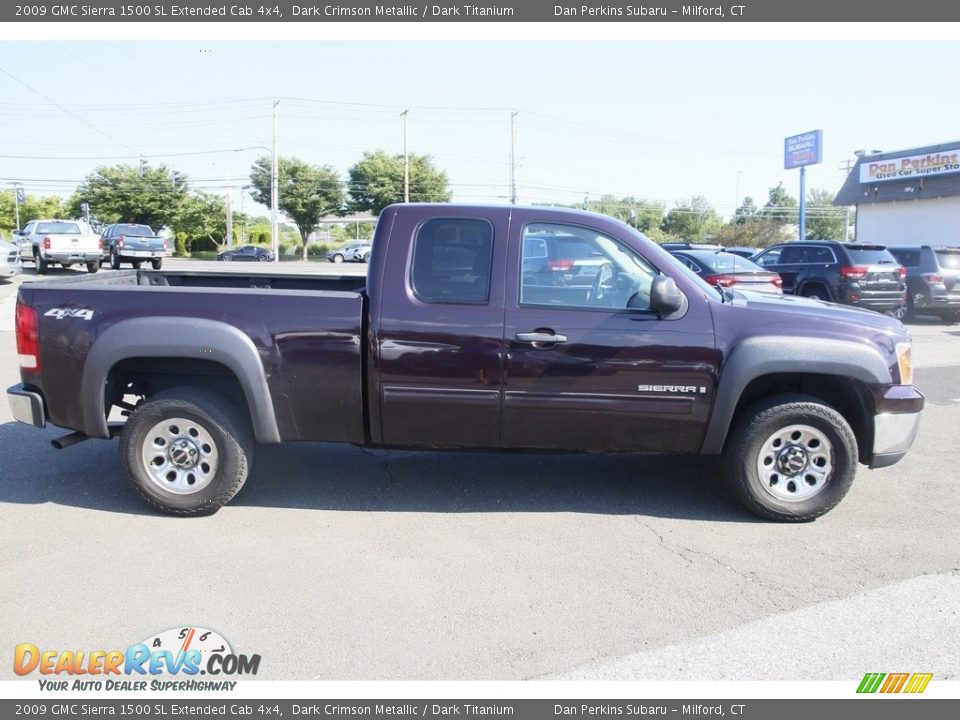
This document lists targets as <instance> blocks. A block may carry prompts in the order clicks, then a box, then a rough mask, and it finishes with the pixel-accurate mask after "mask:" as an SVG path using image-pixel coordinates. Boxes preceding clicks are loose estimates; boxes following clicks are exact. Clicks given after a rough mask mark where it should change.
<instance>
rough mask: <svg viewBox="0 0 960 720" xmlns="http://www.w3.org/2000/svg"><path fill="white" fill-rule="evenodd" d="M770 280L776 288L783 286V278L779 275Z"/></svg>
mask: <svg viewBox="0 0 960 720" xmlns="http://www.w3.org/2000/svg"><path fill="white" fill-rule="evenodd" d="M770 282H772V283H773V284H774V285H775V286H776V287H778V288H782V287H783V278H782V277H780V276H779V275H777V276H776V277H774V278H773V279H772V280H771V281H770Z"/></svg>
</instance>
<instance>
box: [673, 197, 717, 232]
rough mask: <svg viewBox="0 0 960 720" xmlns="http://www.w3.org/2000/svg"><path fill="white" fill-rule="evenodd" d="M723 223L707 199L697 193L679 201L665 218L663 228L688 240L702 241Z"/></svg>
mask: <svg viewBox="0 0 960 720" xmlns="http://www.w3.org/2000/svg"><path fill="white" fill-rule="evenodd" d="M721 224H722V221H721V220H720V216H719V215H718V214H717V211H716V210H714V209H713V206H712V205H710V203H709V202H707V199H706V198H704V197H702V196H700V195H695V196H693V197H691V198H690V199H688V200H681V201H679V202H677V206H676V207H675V208H674V209H673V210H671V211H670V212H668V213H667V216H666V217H665V218H664V220H663V224H662V225H661V229H662V230H663V231H664V232H665V233H667V234H668V235H672V236H673V237H676V238H679V239H681V240H686V241H687V242H701V241H702V240H704V239H706V238H707V237H709V236H711V235H713V234H714V233H715V232H717V231H718V230H719V229H720V226H721Z"/></svg>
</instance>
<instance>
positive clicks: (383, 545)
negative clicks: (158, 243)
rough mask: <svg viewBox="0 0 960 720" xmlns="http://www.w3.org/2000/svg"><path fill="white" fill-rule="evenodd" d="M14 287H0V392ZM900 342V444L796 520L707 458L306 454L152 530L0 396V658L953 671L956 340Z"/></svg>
mask: <svg viewBox="0 0 960 720" xmlns="http://www.w3.org/2000/svg"><path fill="white" fill-rule="evenodd" d="M281 267H284V271H286V267H285V266H281ZM315 269H316V270H319V271H333V270H334V267H333V266H329V267H328V266H323V265H320V266H317V267H316V268H315ZM363 270H364V268H363V266H351V267H348V266H339V267H337V268H336V272H343V271H349V272H363ZM290 271H294V270H293V269H291V270H290ZM61 272H64V273H67V272H71V271H61ZM104 272H106V270H105V271H104ZM25 279H32V270H28V271H27V274H26V278H25ZM18 283H19V280H18V281H15V282H13V283H8V284H0V383H3V387H7V386H9V385H11V384H13V383H15V382H17V381H18V379H19V373H18V369H17V361H16V350H15V347H14V337H13V332H12V329H13V323H12V317H13V307H14V298H15V289H16V287H17V284H18ZM909 327H910V330H911V332H912V333H913V335H914V339H915V356H916V362H917V367H918V369H917V373H916V381H917V385H918V386H919V387H920V389H921V390H922V391H923V392H924V393H925V395H926V397H927V406H926V409H925V412H924V418H923V423H922V426H921V430H920V433H919V435H918V437H917V441H916V443H915V444H914V447H913V450H912V451H911V453H910V454H909V455H908V456H907V458H906V459H905V460H903V461H902V462H901V463H899V464H898V465H895V466H893V467H891V468H886V469H882V470H875V471H868V470H866V469H865V468H861V469H860V472H859V474H858V478H857V480H856V481H855V483H854V486H853V489H852V490H851V491H850V493H849V494H848V496H847V497H846V499H845V500H844V501H843V502H842V503H841V504H840V506H839V507H838V508H836V509H835V510H833V511H832V512H831V513H829V514H828V515H826V516H825V517H823V518H821V519H819V520H818V521H816V522H813V523H809V524H803V525H777V524H772V523H765V522H761V521H758V520H756V519H755V518H753V517H752V516H750V515H747V514H746V513H745V512H743V511H741V510H740V508H739V507H738V506H737V505H736V504H735V503H734V502H733V501H732V500H731V499H730V498H729V497H728V496H727V494H726V493H725V491H724V488H723V486H722V484H721V483H719V482H718V468H717V464H716V463H715V462H712V461H710V460H704V459H698V458H673V457H659V456H658V457H651V458H637V457H610V458H604V457H595V456H580V455H516V454H509V455H501V454H465V453H419V452H400V451H367V450H362V449H357V448H353V447H350V446H342V445H324V444H302V445H290V446H279V447H261V448H258V452H257V455H256V458H255V462H254V468H253V472H252V475H251V477H250V480H249V481H248V483H247V486H246V487H245V488H244V490H243V491H242V492H241V494H240V495H238V496H237V498H236V499H235V500H234V501H233V502H232V503H231V504H230V505H229V506H227V507H226V508H224V509H223V510H222V511H220V512H219V513H218V514H216V515H214V516H212V517H209V518H196V519H181V518H171V517H166V516H161V515H158V514H155V513H154V512H152V511H151V510H150V509H149V508H147V507H146V506H145V505H144V504H142V503H141V502H140V501H139V500H138V499H137V498H136V497H135V496H134V493H133V492H132V491H131V490H129V489H128V488H127V486H126V484H125V483H124V481H123V479H122V477H121V475H120V467H119V463H118V459H117V443H116V441H111V442H105V441H92V442H86V443H81V444H80V445H77V446H75V447H73V448H70V449H68V450H64V451H56V450H54V449H52V448H51V447H50V444H49V440H50V439H52V438H53V437H56V436H57V435H59V434H62V431H59V430H57V429H49V430H45V431H38V430H35V429H33V428H29V427H27V426H25V425H21V424H19V423H15V422H13V420H12V418H11V416H10V412H9V408H8V407H7V406H6V403H5V402H4V403H2V404H0V517H2V519H3V520H2V522H0V578H2V580H3V581H2V582H0V617H2V618H3V622H2V623H0V648H7V649H8V651H9V649H10V648H12V647H13V646H14V645H15V644H17V643H20V642H31V643H34V644H36V645H38V646H43V647H49V648H61V649H62V648H67V647H69V648H98V649H99V648H103V649H111V648H125V647H127V646H128V645H129V644H131V643H132V642H136V641H139V640H141V639H143V638H145V637H148V636H150V635H151V634H152V633H156V632H158V631H160V630H163V629H166V628H170V627H179V626H185V625H188V624H190V625H201V626H204V627H208V628H212V629H215V630H217V631H219V632H220V633H221V634H222V635H224V636H225V637H227V638H228V639H230V640H231V641H232V643H233V647H234V649H235V650H237V651H239V652H245V653H259V654H260V655H261V656H262V662H261V666H260V673H259V674H258V676H257V677H258V678H259V679H270V680H281V679H296V680H300V679H321V680H350V679H496V680H506V679H529V678H598V679H604V678H635V679H647V680H656V679H685V680H706V679H740V680H752V679H756V680H770V679H779V680H844V679H859V678H860V677H862V676H863V674H864V673H865V672H867V671H877V670H883V671H886V670H891V671H893V670H895V671H925V672H933V673H934V676H935V678H938V679H958V678H960V647H958V645H957V642H956V638H957V637H960V614H958V613H960V552H958V548H960V523H958V522H957V517H958V514H957V507H958V505H960V471H958V470H957V464H956V460H955V455H956V452H955V450H956V445H957V437H958V436H957V428H958V427H960V352H958V351H960V325H946V324H943V323H941V322H939V321H938V320H936V319H934V318H921V319H919V320H917V321H916V322H913V323H911V324H910V325H909ZM14 678H15V676H14V674H13V672H12V667H11V664H10V663H9V662H5V663H2V664H0V679H2V680H8V679H14Z"/></svg>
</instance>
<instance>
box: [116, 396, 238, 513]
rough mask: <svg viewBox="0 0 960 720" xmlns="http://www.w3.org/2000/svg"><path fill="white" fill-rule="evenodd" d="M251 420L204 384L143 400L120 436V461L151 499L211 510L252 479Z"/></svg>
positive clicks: (172, 507)
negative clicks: (203, 386)
mask: <svg viewBox="0 0 960 720" xmlns="http://www.w3.org/2000/svg"><path fill="white" fill-rule="evenodd" d="M252 461H253V440H252V438H251V433H250V430H249V423H248V422H247V419H246V418H245V417H244V416H243V414H242V413H240V411H238V410H237V408H235V407H234V406H233V405H231V404H230V402H229V401H228V400H227V399H226V398H224V397H222V396H221V395H218V394H217V393H214V392H211V391H209V390H206V389H204V388H196V387H179V388H173V389H171V390H166V391H164V392H161V393H158V394H156V395H154V396H153V397H151V398H150V399H149V400H147V401H146V402H144V403H143V404H141V405H140V406H139V407H138V408H137V409H136V410H135V411H134V412H133V414H132V415H131V416H130V418H129V420H127V422H126V424H125V425H124V427H123V432H122V433H121V435H120V464H121V466H122V468H123V472H124V474H125V475H126V478H127V480H128V481H129V482H130V484H131V485H132V486H133V488H134V490H136V492H137V494H139V495H140V497H142V498H143V499H144V500H145V501H146V502H147V503H149V504H150V505H152V506H153V507H155V508H157V509H158V510H162V511H163V512H166V513H170V514H173V515H212V514H213V513H215V512H216V511H217V510H219V509H220V508H221V507H222V506H223V505H225V504H226V503H228V502H229V501H230V500H231V499H232V498H233V496H234V495H236V494H237V493H238V492H239V491H240V488H241V487H243V484H244V483H245V482H246V480H247V474H248V472H249V469H250V465H251V463H252Z"/></svg>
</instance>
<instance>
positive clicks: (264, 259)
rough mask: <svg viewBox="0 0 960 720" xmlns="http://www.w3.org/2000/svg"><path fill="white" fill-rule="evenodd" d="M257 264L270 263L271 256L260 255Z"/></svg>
mask: <svg viewBox="0 0 960 720" xmlns="http://www.w3.org/2000/svg"><path fill="white" fill-rule="evenodd" d="M257 262H270V256H269V255H258V256H257Z"/></svg>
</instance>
